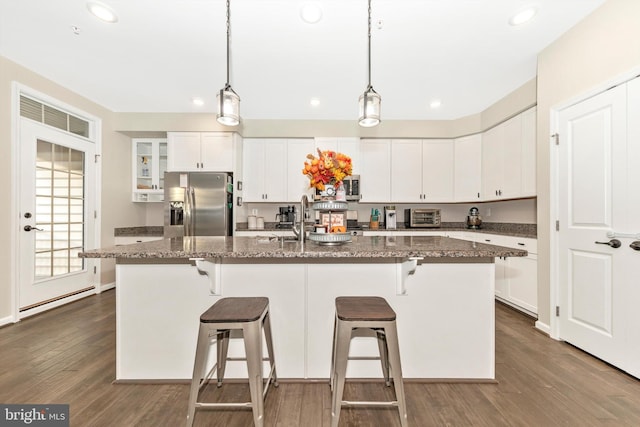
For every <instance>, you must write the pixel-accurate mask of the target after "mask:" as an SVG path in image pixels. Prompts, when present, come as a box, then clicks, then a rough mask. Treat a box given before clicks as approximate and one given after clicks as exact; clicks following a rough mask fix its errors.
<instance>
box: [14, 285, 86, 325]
mask: <svg viewBox="0 0 640 427" xmlns="http://www.w3.org/2000/svg"><path fill="white" fill-rule="evenodd" d="M95 294H96V290H95V289H89V290H87V291H85V292H80V293H79V294H75V295H71V296H68V297H66V298H62V299H59V300H56V301H52V302H50V303H47V304H43V305H39V306H37V307H33V308H31V309H29V310H25V311H21V312H20V314H19V316H20V319H24V318H25V317H29V316H33V315H34V314H39V313H42V312H44V311H47V310H51V309H52V308H56V307H60V306H61V305H65V304H68V303H70V302H73V301H77V300H79V299H82V298H86V297H88V296H91V295H95Z"/></svg>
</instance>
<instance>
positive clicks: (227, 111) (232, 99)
mask: <svg viewBox="0 0 640 427" xmlns="http://www.w3.org/2000/svg"><path fill="white" fill-rule="evenodd" d="M229 1H230V0H227V82H226V83H225V85H224V88H223V89H220V92H219V93H218V116H217V120H218V123H220V124H223V125H225V126H237V125H238V124H239V123H240V97H239V96H238V94H237V93H235V91H234V90H233V89H232V88H231V84H230V83H229V56H230V55H229V51H230V48H229V38H230V35H231V14H230V9H231V8H230V4H229Z"/></svg>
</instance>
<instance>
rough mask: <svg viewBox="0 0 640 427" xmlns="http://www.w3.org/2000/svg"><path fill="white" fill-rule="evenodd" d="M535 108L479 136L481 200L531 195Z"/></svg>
mask: <svg viewBox="0 0 640 427" xmlns="http://www.w3.org/2000/svg"><path fill="white" fill-rule="evenodd" d="M535 122H536V119H535V109H530V110H527V111H525V112H524V113H522V114H519V115H517V116H515V117H513V118H511V119H509V120H507V121H506V122H504V123H501V124H499V125H498V126H496V127H494V128H492V129H490V130H488V131H487V132H485V133H484V135H483V137H482V190H483V191H482V199H483V200H501V199H515V198H520V197H532V196H535V195H536V193H535V168H536V166H535V165H536V163H535V150H536V147H535Z"/></svg>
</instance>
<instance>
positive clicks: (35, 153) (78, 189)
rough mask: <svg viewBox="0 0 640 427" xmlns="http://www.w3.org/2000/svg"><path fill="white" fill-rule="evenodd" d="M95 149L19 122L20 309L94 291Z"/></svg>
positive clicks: (51, 130) (53, 131) (28, 122)
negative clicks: (88, 253)
mask: <svg viewBox="0 0 640 427" xmlns="http://www.w3.org/2000/svg"><path fill="white" fill-rule="evenodd" d="M94 153H95V145H94V144H93V143H92V142H90V141H87V140H86V139H83V138H80V137H77V136H74V135H72V134H69V133H66V132H61V131H58V130H56V129H54V128H52V127H48V126H45V125H41V124H39V123H36V122H33V121H31V120H29V119H25V118H22V119H21V121H20V162H21V163H20V176H19V182H20V183H19V206H20V212H19V213H20V231H19V233H20V234H19V239H18V245H19V267H18V268H19V282H18V283H19V289H18V292H19V309H20V311H25V310H28V309H30V308H33V307H35V306H38V305H41V304H43V303H46V302H49V301H53V300H56V299H59V298H62V297H64V296H68V295H72V294H76V293H79V292H81V291H83V290H89V289H92V288H94V269H93V265H94V264H93V263H94V261H91V260H88V259H82V258H78V253H79V252H81V251H83V250H84V249H85V248H93V247H94V235H95V230H94V227H95V225H94V222H95V220H94V209H95V197H96V194H95V191H94V189H95V171H94V170H95V164H94V158H95V157H94Z"/></svg>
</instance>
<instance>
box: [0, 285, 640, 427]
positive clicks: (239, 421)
mask: <svg viewBox="0 0 640 427" xmlns="http://www.w3.org/2000/svg"><path fill="white" fill-rule="evenodd" d="M114 297H115V293H114V292H113V291H108V292H105V293H103V294H102V295H97V296H92V297H89V298H86V299H84V300H81V301H77V302H74V303H72V304H69V305H66V306H63V307H60V308H57V309H55V310H52V311H50V312H47V313H43V314H40V315H37V316H34V317H32V318H28V319H25V320H23V321H21V322H19V323H18V324H15V325H10V326H7V327H4V328H1V329H0V403H68V404H70V413H71V425H72V426H180V425H183V422H184V419H185V413H186V407H187V399H188V385H187V384H167V385H140V384H136V385H132V384H126V385H125V384H118V385H116V384H112V380H113V378H114V376H115V362H114V360H115V298H114ZM496 316H497V322H496V324H497V326H496V358H497V364H496V376H497V379H498V384H418V383H407V384H406V385H405V390H406V395H407V407H408V413H409V422H410V424H411V425H412V426H420V427H422V426H639V425H640V381H638V380H636V379H634V378H632V377H630V376H628V375H626V374H624V373H621V372H620V371H618V370H616V369H614V368H612V367H610V366H608V365H607V364H605V363H603V362H601V361H599V360H597V359H595V358H593V357H591V356H589V355H587V354H585V353H583V352H581V351H580V350H577V349H575V348H573V347H571V346H570V345H567V344H564V343H560V342H556V341H554V340H551V339H549V338H547V337H546V336H544V335H543V334H541V333H539V332H536V331H535V330H534V328H533V321H532V320H531V319H530V318H527V317H525V316H523V315H520V314H518V313H516V312H514V311H512V310H511V309H509V308H506V307H504V306H502V305H499V304H498V305H497V306H496ZM220 390H222V391H217V393H222V396H221V397H222V398H231V399H242V398H247V399H248V391H247V387H246V386H245V385H243V384H227V385H225V386H224V387H223V388H222V389H220ZM389 393H390V390H389V389H387V388H386V387H384V386H383V385H382V384H379V383H369V384H356V383H350V384H347V388H346V390H345V398H351V399H378V398H380V397H383V396H385V395H386V396H388V398H390V396H389ZM329 407H330V393H329V387H328V385H327V384H326V383H325V384H319V383H282V384H281V385H280V387H279V388H272V389H271V390H270V391H269V394H268V396H267V401H266V403H265V408H266V423H265V424H266V425H267V426H292V427H297V426H305V427H314V426H328V425H329V418H330V410H329ZM196 425H202V426H204V425H208V426H251V425H252V417H251V413H250V412H249V411H247V410H229V411H216V412H199V413H198V414H197V415H196ZM340 425H341V426H385V427H386V426H396V425H400V424H399V420H398V417H397V412H396V411H395V410H393V409H343V411H342V418H341V423H340Z"/></svg>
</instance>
